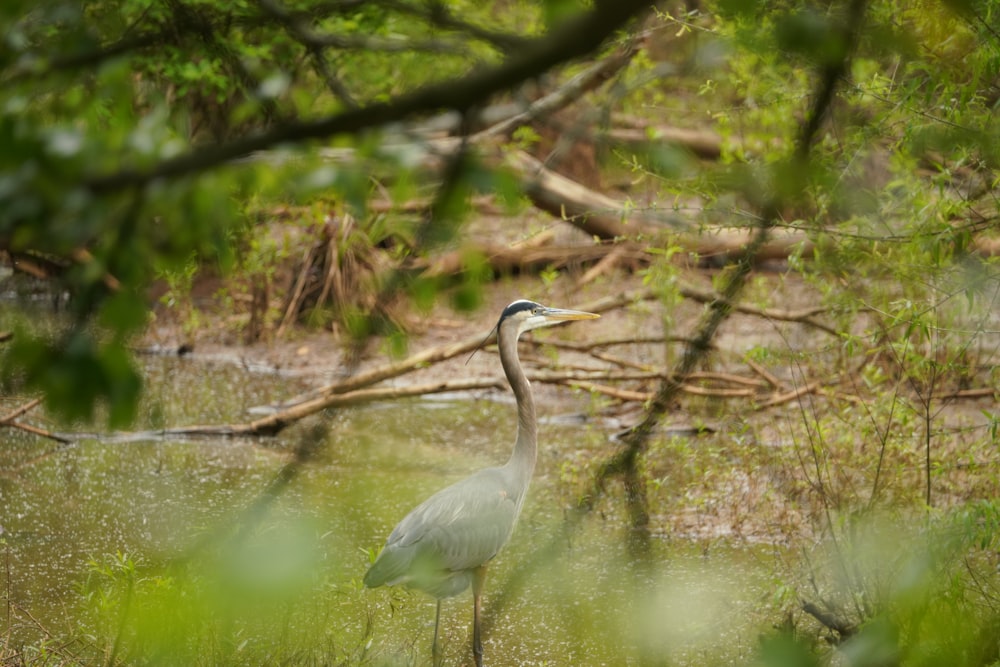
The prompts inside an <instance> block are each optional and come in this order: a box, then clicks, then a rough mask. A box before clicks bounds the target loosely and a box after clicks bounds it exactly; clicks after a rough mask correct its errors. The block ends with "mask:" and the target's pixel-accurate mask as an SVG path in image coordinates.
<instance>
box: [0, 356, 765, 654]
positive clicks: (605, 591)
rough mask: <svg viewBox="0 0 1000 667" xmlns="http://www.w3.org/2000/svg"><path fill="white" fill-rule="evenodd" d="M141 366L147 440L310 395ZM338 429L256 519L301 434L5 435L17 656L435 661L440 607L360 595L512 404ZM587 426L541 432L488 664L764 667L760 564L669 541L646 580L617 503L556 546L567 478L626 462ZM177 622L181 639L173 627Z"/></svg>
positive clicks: (6, 545)
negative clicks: (91, 651) (379, 555)
mask: <svg viewBox="0 0 1000 667" xmlns="http://www.w3.org/2000/svg"><path fill="white" fill-rule="evenodd" d="M143 363H144V366H145V369H144V370H145V373H146V377H147V397H146V399H145V402H144V406H143V410H142V421H141V423H140V424H138V425H137V428H156V427H161V426H164V425H178V424H185V423H224V422H231V421H240V420H243V419H245V418H246V415H245V414H244V409H245V408H246V407H247V406H253V405H261V404H265V403H268V402H272V401H277V400H279V399H281V398H283V397H285V396H288V395H291V394H294V393H296V392H298V391H300V390H302V389H303V385H301V384H300V383H299V381H295V380H289V379H285V378H279V377H275V376H273V375H265V374H260V373H249V372H246V371H245V370H243V369H241V368H239V367H238V366H235V365H232V364H224V363H206V362H204V361H203V360H202V361H199V360H178V359H175V358H155V357H154V358H148V359H145V360H143ZM540 411H541V412H542V413H545V412H546V407H545V406H544V405H543V406H541V410H540ZM323 420H324V421H325V422H326V424H327V425H328V427H329V435H328V438H327V442H326V445H325V447H324V448H323V449H322V451H321V453H320V455H319V456H318V457H317V459H316V460H313V461H311V462H310V463H309V464H308V465H307V466H305V467H304V468H302V469H301V471H300V472H299V474H298V475H297V476H296V477H295V479H294V480H293V481H292V482H291V484H290V485H289V486H288V487H286V488H285V489H283V491H282V493H281V494H280V495H278V496H277V497H276V498H275V499H274V500H273V502H271V503H270V504H269V505H267V506H266V507H264V508H262V509H261V510H260V511H258V512H257V513H255V514H252V515H250V514H247V508H248V507H251V506H253V504H254V503H255V502H258V499H259V498H260V495H261V493H262V492H263V490H264V489H265V488H267V487H268V485H269V484H270V483H271V482H272V480H273V479H274V477H275V475H276V473H277V472H278V471H279V470H280V469H281V468H282V466H284V465H286V464H287V463H288V462H289V461H290V459H291V457H290V452H291V451H292V449H293V447H294V445H295V442H296V440H297V438H299V437H301V435H302V431H301V430H296V429H290V430H289V432H288V433H286V434H283V435H282V436H281V438H279V439H274V440H262V441H251V440H245V441H244V440H213V439H197V440H190V441H182V442H178V441H164V440H145V441H143V440H139V441H134V440H128V439H123V440H116V439H107V438H101V439H97V438H92V439H84V440H79V441H76V442H74V443H73V444H71V445H69V446H58V445H56V444H54V443H50V442H45V441H40V440H37V439H34V438H28V437H25V436H22V435H19V434H17V433H15V432H12V431H10V430H2V431H0V494H2V516H0V525H2V526H3V530H4V533H3V535H2V536H0V540H3V542H2V549H3V556H4V560H5V570H4V572H3V587H2V588H3V590H4V592H5V597H6V598H7V599H8V600H9V602H10V604H9V605H7V609H6V610H5V611H4V617H3V618H2V622H3V624H4V625H5V626H7V627H8V628H9V629H10V632H11V634H12V636H13V637H15V638H16V641H21V640H24V641H29V642H30V641H39V638H41V637H44V636H45V634H46V633H51V634H53V635H56V636H79V635H86V636H94V637H97V639H96V640H95V643H94V645H93V646H94V647H100V646H107V645H110V644H112V643H113V641H112V638H111V637H110V636H107V635H113V634H114V633H115V632H116V630H115V628H118V627H129V628H132V630H130V631H129V632H127V633H126V635H127V636H128V637H132V638H133V639H134V637H139V639H134V642H135V643H134V645H133V647H132V649H129V648H128V643H129V642H128V641H127V640H126V641H123V646H124V648H121V649H120V650H121V651H122V652H123V653H124V654H125V655H129V652H130V651H131V655H132V657H136V658H138V656H139V655H142V653H143V651H144V650H145V648H144V647H149V646H151V645H152V646H159V648H158V649H157V650H160V651H163V650H167V651H170V653H168V655H171V656H173V657H172V658H171V659H167V660H166V662H186V661H187V659H188V658H190V656H191V655H196V656H198V660H197V662H202V663H204V664H213V663H230V664H241V663H249V664H259V663H262V662H268V661H270V660H272V659H273V660H276V661H282V662H285V661H287V662H290V663H293V664H294V663H297V662H332V661H339V660H343V661H345V662H347V663H348V664H357V663H360V664H429V643H430V637H431V630H432V624H433V614H434V605H433V602H432V601H431V600H429V599H427V598H426V597H424V596H422V595H420V594H415V593H409V592H406V591H403V590H398V589H385V588H383V589H378V590H375V591H369V590H365V589H364V588H363V587H362V586H360V584H359V580H360V577H361V576H362V574H363V573H364V570H365V568H366V566H367V564H368V561H369V558H370V553H371V551H372V550H374V549H377V548H378V546H380V544H381V542H382V540H383V539H384V538H385V536H386V535H387V534H388V532H389V531H390V530H391V528H392V526H393V525H394V524H395V522H396V521H398V520H399V519H400V518H401V517H402V516H403V515H404V514H405V513H406V512H407V511H408V510H409V509H410V508H411V507H412V506H413V505H414V504H416V503H417V502H419V501H420V500H421V499H423V498H424V497H426V496H427V495H429V494H430V493H432V492H433V491H435V490H437V489H438V488H441V487H442V486H443V485H445V484H447V483H449V482H451V481H454V480H457V479H459V478H460V477H461V476H463V475H465V474H468V473H469V472H471V471H473V470H475V469H477V468H479V467H482V466H486V465H492V464H495V463H499V462H502V461H503V460H504V459H505V458H506V456H507V455H508V454H509V447H510V444H511V443H512V441H513V421H514V417H513V406H512V405H510V404H509V403H507V402H504V401H495V400H489V399H488V397H487V396H482V397H478V398H477V397H465V398H462V399H456V400H452V401H449V400H434V401H410V402H402V403H392V404H376V405H371V406H367V407H363V408H356V409H352V410H348V411H340V412H337V413H335V414H326V415H324V416H323ZM572 421H573V420H556V421H552V422H549V423H545V424H543V425H542V428H541V439H542V451H541V455H540V460H539V467H538V471H537V474H536V479H535V481H534V483H533V487H532V492H531V496H530V498H529V500H528V503H527V505H526V507H525V511H524V514H523V515H522V521H521V524H520V525H519V527H518V530H517V532H516V533H515V536H514V539H513V540H512V542H511V544H510V545H509V547H508V549H507V550H506V551H505V552H504V553H503V554H501V556H500V557H499V558H498V559H497V561H496V563H495V564H494V566H493V568H492V571H491V575H490V580H489V583H488V585H487V592H488V599H487V610H488V612H489V618H490V626H489V629H488V631H487V633H486V640H485V644H486V652H487V655H488V656H493V657H494V664H523V665H542V664H556V665H570V664H573V665H578V664H587V665H590V664H593V665H601V664H604V665H622V664H648V663H656V664H661V663H663V662H669V663H671V664H706V665H707V664H721V663H725V662H741V661H744V660H746V659H747V657H748V655H749V654H750V653H752V651H753V647H754V643H755V636H756V633H757V628H759V627H760V624H761V623H762V619H761V618H760V612H759V611H758V610H759V609H760V608H761V607H762V606H763V605H762V604H761V601H762V599H765V598H766V596H767V595H768V593H767V591H768V585H769V584H768V582H767V580H766V575H765V574H764V572H765V571H766V568H761V567H759V563H758V562H757V561H756V558H757V556H756V555H755V554H752V553H748V552H746V551H742V550H738V549H727V548H725V547H718V546H713V548H712V549H706V548H705V546H704V545H696V544H691V543H686V542H678V541H666V540H664V541H662V542H658V543H657V544H656V545H655V546H654V554H653V558H652V562H651V564H650V566H649V567H647V568H642V569H637V568H635V567H632V566H631V565H630V564H629V559H628V557H627V555H626V550H625V547H624V539H623V538H624V532H623V530H622V529H621V527H620V526H621V517H620V516H618V515H617V510H616V509H615V508H616V504H615V503H614V502H608V503H606V505H605V506H603V507H602V510H601V512H600V513H598V514H597V515H595V517H593V518H592V519H590V520H587V521H585V522H584V523H583V525H582V527H581V529H580V530H579V531H577V532H575V533H574V534H573V535H571V536H569V537H563V538H559V537H558V536H559V535H560V533H559V531H560V526H561V525H562V521H563V515H564V507H565V506H566V505H567V503H568V502H569V501H570V500H571V499H572V496H573V493H574V491H573V489H575V488H576V482H577V480H576V479H575V478H574V477H575V475H574V473H572V472H571V469H570V468H567V466H566V465H565V464H566V461H567V460H568V458H570V457H571V456H572V455H573V453H574V452H577V451H579V450H581V449H583V450H591V451H592V450H595V449H601V448H604V447H607V446H608V444H607V434H606V433H603V432H601V431H600V430H599V429H598V428H596V427H594V426H588V425H587V423H586V422H585V421H583V422H581V423H576V424H573V423H571V422H572ZM234 532H236V533H239V534H240V535H241V537H240V538H239V540H238V541H236V540H234V539H233V534H234ZM219 544H223V545H232V544H238V546H235V547H231V546H223V547H219ZM205 545H210V546H205ZM553 545H554V547H553ZM204 552H212V554H213V556H212V558H211V559H210V558H202V556H203V553H204ZM220 553H221V554H222V555H221V556H220V555H219V554H220ZM116 554H118V556H115V555H116ZM543 554H547V555H543ZM115 558H117V559H118V560H119V561H120V560H122V559H123V558H124V559H125V560H129V561H131V562H137V563H138V564H139V565H138V568H139V571H140V575H139V577H138V578H137V579H136V580H135V583H134V584H133V586H134V591H133V592H130V593H129V597H128V602H126V601H125V597H124V596H122V597H120V598H115V597H114V591H115V590H119V592H120V589H115V588H114V587H108V586H104V587H102V586H101V582H105V583H107V581H108V578H107V577H106V576H104V575H102V574H101V573H102V571H104V570H106V569H107V566H108V563H111V562H114V560H115ZM178 558H184V559H189V560H194V561H195V562H201V560H204V561H206V562H208V561H210V562H212V563H214V564H212V565H206V566H204V567H202V568H201V569H200V570H195V573H194V574H191V570H190V569H189V570H185V571H184V574H178V573H177V571H176V570H164V569H163V568H164V565H163V564H164V563H170V562H176V561H177V559H178ZM199 559H201V560H199ZM220 563H221V566H220ZM526 564H530V565H531V570H530V571H529V572H528V574H527V575H525V576H523V577H522V576H521V573H522V571H521V569H520V568H522V567H523V566H524V565H526ZM165 572H169V574H164V573H165ZM185 577H191V579H190V581H189V582H188V583H179V582H182V581H183V580H184V578H185ZM220 582H221V583H220ZM518 582H521V583H518ZM160 589H170V590H172V591H173V593H171V595H161V594H160V592H159V591H160ZM205 590H211V591H212V592H211V593H204V591H205ZM109 591H110V592H109ZM143 596H146V597H143ZM469 597H470V596H469V595H468V594H465V595H463V596H460V597H458V598H454V599H452V600H449V601H446V603H445V607H444V610H443V614H442V623H443V629H442V638H443V644H444V647H445V654H446V656H447V658H448V661H449V663H450V664H465V663H467V662H468V657H467V656H468V649H467V645H468V641H469V637H468V623H469V620H470V616H471V602H470V599H469ZM192 600H193V601H192ZM234 600H235V602H234ZM95 607H98V608H101V609H103V611H95ZM29 614H30V616H29ZM102 614H103V615H102ZM144 615H145V616H144ZM220 616H221V617H223V620H222V621H219V620H218V619H219V618H220ZM175 618H176V619H180V620H172V619H175ZM122 619H125V620H126V621H127V623H125V624H123V625H120V623H121V622H122ZM134 619H138V620H136V621H135V625H134V628H133V626H132V621H133V620H134ZM192 619H194V620H192ZM199 619H200V620H199ZM174 622H176V623H178V624H179V626H178V628H179V629H177V628H175V629H174V630H172V631H171V632H172V634H171V633H167V631H166V630H163V628H164V627H166V626H168V625H169V624H171V623H174ZM185 623H188V624H190V625H185ZM206 625H211V626H212V627H213V628H214V629H213V630H212V631H211V632H208V631H206V630H205V629H204V628H205V626H206ZM150 627H152V628H153V629H152V630H151V629H150ZM160 630H162V631H163V632H164V633H166V634H170V635H171V636H172V637H176V636H183V637H184V639H183V642H186V643H187V644H188V646H186V647H183V648H182V647H178V646H174V647H173V648H169V649H164V648H163V646H162V645H161V644H157V641H158V640H157V639H155V638H150V637H151V633H152V634H155V633H156V632H158V631H160ZM130 633H131V634H130ZM202 633H204V634H202ZM164 641H166V640H164ZM171 641H175V640H171ZM176 641H180V640H176ZM192 646H193V648H192ZM188 651H190V652H188ZM161 656H162V654H161Z"/></svg>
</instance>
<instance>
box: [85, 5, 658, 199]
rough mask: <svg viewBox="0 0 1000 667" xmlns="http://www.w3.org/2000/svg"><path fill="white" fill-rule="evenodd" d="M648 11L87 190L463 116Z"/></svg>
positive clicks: (600, 17) (623, 14) (627, 11)
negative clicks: (422, 118)
mask: <svg viewBox="0 0 1000 667" xmlns="http://www.w3.org/2000/svg"><path fill="white" fill-rule="evenodd" d="M647 7H648V2H647V0H622V1H621V2H603V3H598V4H597V5H596V6H595V7H594V9H592V10H591V11H589V12H586V13H584V14H582V15H581V16H579V17H577V18H576V19H574V20H570V21H567V22H566V23H564V24H562V25H561V26H560V27H558V28H556V29H555V30H554V31H553V32H551V33H550V34H548V35H546V36H544V37H541V38H538V39H534V40H531V41H530V42H526V44H525V45H524V47H523V48H521V49H520V50H519V51H518V52H517V53H516V54H514V55H512V56H511V57H510V58H509V59H507V60H506V61H505V62H503V63H502V64H500V65H497V66H495V67H491V68H488V69H484V70H479V71H476V72H473V73H471V74H469V75H467V76H465V77H462V78H460V79H457V80H450V81H444V82H438V83H433V84H429V85H427V86H424V87H422V88H419V89H417V90H414V91H412V92H409V93H405V94H403V95H400V96H398V97H396V98H394V99H392V100H390V101H388V102H376V103H373V104H370V105H367V106H365V107H362V108H360V109H352V110H348V111H345V112H343V113H339V114H335V115H333V116H328V117H325V118H320V119H317V120H311V121H299V122H287V123H282V124H280V125H277V126H275V127H273V128H272V129H270V130H267V131H265V132H261V133H258V134H254V135H251V136H247V137H242V138H240V139H236V140H233V141H230V142H227V143H222V144H217V145H211V146H205V147H202V148H198V149H195V150H193V151H191V152H188V153H185V154H183V155H179V156H177V157H175V158H172V159H168V160H164V161H162V162H159V163H158V164H155V165H153V166H151V167H149V168H143V169H136V168H126V169H122V170H121V171H118V172H114V173H111V174H105V175H102V176H97V177H95V178H92V179H90V180H88V181H87V182H85V183H84V185H85V187H86V188H87V189H88V190H90V191H91V192H92V193H94V194H105V193H110V192H115V191H119V190H124V189H129V188H135V187H143V186H144V185H146V184H147V183H149V182H151V181H153V180H157V179H171V178H177V177H180V176H185V175H190V174H196V173H199V172H202V171H205V170H208V169H211V168H214V167H218V166H219V165H222V164H224V163H226V162H229V161H231V160H234V159H236V158H239V157H243V156H246V155H248V154H250V153H253V152H254V151H261V150H265V149H268V148H271V147H273V146H275V145H278V144H281V143H295V142H303V141H309V140H312V139H321V138H327V137H332V136H336V135H342V134H350V133H358V132H361V131H363V130H367V129H372V128H378V127H382V126H384V125H387V124H389V123H393V122H398V121H401V120H405V119H408V118H411V117H413V116H416V115H419V114H425V113H433V112H438V111H443V110H456V111H460V112H464V111H466V110H468V109H470V108H472V107H475V106H478V105H482V104H483V103H485V102H486V101H487V100H488V99H489V98H490V96H492V95H494V94H496V93H498V92H501V91H504V90H509V89H511V88H513V87H514V86H517V85H519V84H521V83H523V82H524V81H527V80H529V79H532V78H534V77H536V76H539V75H540V74H542V73H544V72H547V71H548V70H550V69H551V68H553V67H555V66H556V65H560V64H562V63H565V62H567V61H570V60H573V59H575V58H578V57H581V56H584V55H587V54H588V53H591V52H593V51H594V50H595V49H597V48H598V47H599V46H600V45H601V44H602V43H604V41H605V40H607V39H608V38H609V37H610V36H611V35H613V34H614V33H615V31H617V30H618V29H619V28H621V27H623V26H624V25H625V23H626V22H628V21H629V20H630V19H632V18H633V17H635V16H637V15H638V14H640V13H642V12H644V11H645V10H646V9H647Z"/></svg>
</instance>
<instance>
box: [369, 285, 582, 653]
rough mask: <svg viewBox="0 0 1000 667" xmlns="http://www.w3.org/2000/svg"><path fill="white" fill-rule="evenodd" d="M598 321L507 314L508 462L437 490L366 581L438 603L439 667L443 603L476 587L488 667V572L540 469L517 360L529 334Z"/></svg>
mask: <svg viewBox="0 0 1000 667" xmlns="http://www.w3.org/2000/svg"><path fill="white" fill-rule="evenodd" d="M597 317H600V316H599V315H595V314H594V313H586V312H583V311H579V310H564V309H561V308H548V307H546V306H542V305H540V304H537V303H535V302H533V301H526V300H519V301H515V302H514V303H512V304H510V305H509V306H507V307H506V308H504V310H503V313H501V314H500V320H499V321H498V322H497V325H496V328H495V330H496V332H497V345H498V347H499V350H500V363H501V365H502V366H503V370H504V374H505V375H506V376H507V381H508V382H509V383H510V388H511V389H512V390H513V391H514V397H515V399H516V401H517V440H516V441H515V443H514V451H513V452H512V453H511V455H510V459H509V460H508V461H507V463H505V464H504V465H502V466H498V467H493V468H486V469H485V470H480V471H479V472H477V473H475V474H473V475H471V476H470V477H466V478H465V479H463V480H462V481H460V482H457V483H455V484H452V485H451V486H449V487H447V488H445V489H442V490H441V491H438V492H437V493H435V494H434V495H433V496H431V497H430V498H428V499H427V500H425V501H424V502H422V503H421V504H420V505H418V506H417V507H416V508H415V509H414V510H413V511H412V512H410V513H409V514H407V515H406V517H405V518H404V519H403V520H402V521H400V522H399V525H397V526H396V528H395V529H394V530H393V531H392V533H391V534H390V535H389V539H388V540H386V543H385V547H383V548H382V551H381V552H380V553H379V555H378V558H376V559H375V562H374V563H373V564H372V566H371V568H370V569H369V570H368V572H367V573H366V574H365V580H364V581H365V585H366V586H368V587H369V588H374V587H376V586H381V585H383V584H388V585H393V584H403V585H405V586H409V587H411V588H416V589H418V590H421V591H424V592H425V593H428V594H430V595H433V596H434V597H435V598H437V612H436V615H435V618H434V642H433V644H432V655H433V660H434V665H435V666H436V665H438V664H440V653H439V650H438V626H439V625H440V621H441V600H442V599H443V598H447V597H452V596H454V595H458V594H459V593H461V592H462V591H464V590H465V589H466V588H468V587H469V586H470V585H471V586H472V600H473V602H472V654H473V657H474V659H475V661H476V666H477V667H482V665H483V644H482V636H481V632H480V606H481V602H482V593H483V583H484V582H485V580H486V568H487V566H488V565H489V562H490V561H491V560H492V559H493V557H494V556H496V555H497V553H498V552H499V551H500V549H501V548H503V546H504V545H505V544H507V541H508V540H509V539H510V536H511V533H512V532H513V531H514V525H515V524H516V523H517V517H518V515H519V514H520V513H521V507H522V506H523V505H524V498H525V495H526V493H527V491H528V483H529V482H530V481H531V475H532V473H533V472H534V470H535V459H536V455H537V451H538V425H537V420H536V418H535V401H534V399H533V398H532V395H531V385H530V384H529V383H528V379H527V378H526V377H525V375H524V370H523V369H522V368H521V362H520V359H519V358H518V356H517V339H518V338H519V337H520V335H521V334H522V333H524V332H525V331H531V330H532V329H539V328H541V327H547V326H552V325H554V324H559V323H561V322H566V321H570V320H590V319H594V318H597Z"/></svg>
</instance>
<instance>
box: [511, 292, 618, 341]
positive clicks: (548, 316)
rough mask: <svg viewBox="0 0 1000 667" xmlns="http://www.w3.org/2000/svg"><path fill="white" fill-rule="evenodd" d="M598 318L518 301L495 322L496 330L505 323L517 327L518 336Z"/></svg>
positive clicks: (526, 301) (579, 311) (582, 312)
mask: <svg viewBox="0 0 1000 667" xmlns="http://www.w3.org/2000/svg"><path fill="white" fill-rule="evenodd" d="M598 317H600V315H597V314H595V313H587V312H584V311H582V310H567V309H565V308H550V307H548V306H543V305H542V304H540V303H535V302H534V301H528V300H527V299H519V300H517V301H515V302H514V303H512V304H510V305H509V306H507V307H506V308H504V309H503V312H502V313H501V314H500V321H498V322H497V330H498V331H499V330H500V327H502V326H504V325H505V324H506V323H508V322H510V323H514V324H516V325H517V333H518V334H519V335H520V334H522V333H524V332H525V331H531V330H532V329H541V328H542V327H550V326H552V325H553V324H559V323H561V322H568V321H570V320H593V319H597V318H598Z"/></svg>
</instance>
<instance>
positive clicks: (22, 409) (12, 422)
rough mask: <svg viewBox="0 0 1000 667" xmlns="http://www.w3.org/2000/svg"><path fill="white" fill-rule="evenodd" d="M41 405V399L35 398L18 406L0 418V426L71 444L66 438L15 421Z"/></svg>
mask: <svg viewBox="0 0 1000 667" xmlns="http://www.w3.org/2000/svg"><path fill="white" fill-rule="evenodd" d="M41 403H42V399H40V398H35V399H32V400H30V401H28V402H27V403H25V404H23V405H20V406H18V407H17V408H15V409H14V410H12V411H11V412H9V413H7V414H6V415H4V416H3V417H0V426H7V427H9V428H16V429H18V430H21V431H25V432H26V433H31V434H32V435H37V436H40V437H42V438H48V439H49V440H55V441H56V442H61V443H63V444H69V443H70V442H72V441H71V440H69V439H68V438H66V437H64V436H61V435H58V434H56V433H53V432H52V431H48V430H46V429H44V428H39V427H37V426H32V425H31V424H24V423H21V422H19V421H17V418H18V417H20V416H22V415H25V414H27V413H28V412H30V411H31V410H34V409H35V408H36V407H38V406H39V405H41Z"/></svg>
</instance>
